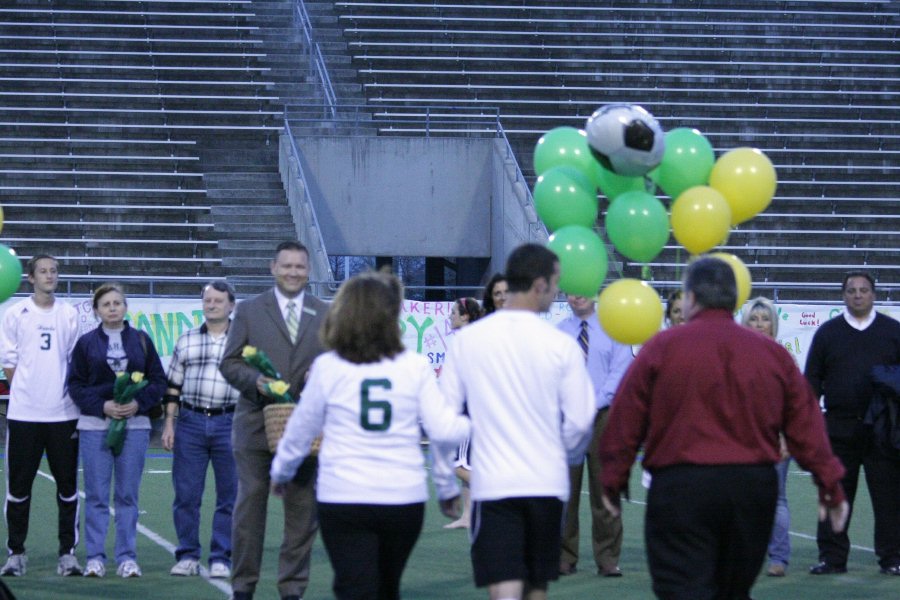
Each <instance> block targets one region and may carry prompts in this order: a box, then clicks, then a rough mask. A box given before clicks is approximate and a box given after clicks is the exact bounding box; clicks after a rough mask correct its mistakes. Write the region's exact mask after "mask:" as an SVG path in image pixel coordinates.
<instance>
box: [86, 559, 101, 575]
mask: <svg viewBox="0 0 900 600" xmlns="http://www.w3.org/2000/svg"><path fill="white" fill-rule="evenodd" d="M84 576H85V577H106V566H105V565H104V564H103V561H102V560H100V559H98V558H92V559H90V560H89V561H87V565H85V567H84Z"/></svg>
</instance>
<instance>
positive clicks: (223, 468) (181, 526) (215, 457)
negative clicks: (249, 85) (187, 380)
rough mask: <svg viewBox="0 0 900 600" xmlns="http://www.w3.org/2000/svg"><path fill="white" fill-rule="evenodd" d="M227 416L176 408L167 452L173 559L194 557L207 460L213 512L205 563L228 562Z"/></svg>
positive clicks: (231, 469) (230, 457) (230, 469)
mask: <svg viewBox="0 0 900 600" xmlns="http://www.w3.org/2000/svg"><path fill="white" fill-rule="evenodd" d="M233 416H234V415H233V414H224V415H216V416H213V417H207V416H206V415H203V414H200V413H197V412H194V411H192V410H188V409H186V408H182V409H181V410H180V411H179V414H178V422H177V425H176V428H175V447H174V449H173V454H172V483H173V484H174V486H175V502H174V503H173V504H172V516H173V518H174V519H175V532H176V534H177V535H178V548H177V549H176V550H175V559H176V560H181V559H183V558H193V559H194V560H200V503H201V501H202V499H203V489H204V487H205V486H206V469H207V467H208V466H209V463H210V461H212V466H213V473H214V474H215V478H216V511H215V513H214V514H213V522H212V539H211V540H210V544H209V562H210V564H212V563H216V562H220V563H224V564H226V565H228V566H229V567H230V566H231V513H232V511H233V510H234V498H235V495H236V494H237V472H236V471H235V466H234V454H232V451H231V422H232V417H233Z"/></svg>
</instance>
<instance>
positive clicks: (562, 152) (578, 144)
mask: <svg viewBox="0 0 900 600" xmlns="http://www.w3.org/2000/svg"><path fill="white" fill-rule="evenodd" d="M559 166H568V167H573V168H575V169H578V170H579V171H581V173H582V174H583V175H584V176H585V177H587V178H588V180H589V181H590V182H591V184H593V185H594V186H595V187H596V186H597V185H599V181H598V180H599V177H600V169H601V168H602V167H600V163H599V162H597V159H595V158H594V156H593V155H592V154H591V149H590V147H589V146H588V143H587V135H585V133H584V131H582V130H580V129H575V128H574V127H556V128H554V129H551V130H550V131H548V132H547V133H545V134H544V135H543V136H541V139H539V140H538V142H537V144H536V145H535V147H534V172H535V173H537V174H538V175H543V174H544V173H546V172H547V171H548V170H549V169H552V168H553V167H559Z"/></svg>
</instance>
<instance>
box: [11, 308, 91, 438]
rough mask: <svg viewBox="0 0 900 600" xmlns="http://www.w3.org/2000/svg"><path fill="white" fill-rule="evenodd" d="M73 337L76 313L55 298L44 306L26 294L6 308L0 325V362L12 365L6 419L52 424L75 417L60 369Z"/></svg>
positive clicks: (76, 333) (66, 364)
mask: <svg viewBox="0 0 900 600" xmlns="http://www.w3.org/2000/svg"><path fill="white" fill-rule="evenodd" d="M77 339H78V313H77V312H76V311H75V308H74V307H73V306H72V305H71V304H69V303H68V302H65V301H62V300H59V299H57V300H56V301H55V302H54V303H53V306H52V307H51V308H49V309H44V308H40V307H39V306H37V305H36V304H35V303H34V301H33V300H32V299H31V297H28V298H26V299H24V300H22V301H20V302H18V303H16V304H15V305H13V306H11V307H10V308H9V309H7V311H6V312H5V313H4V314H3V321H2V324H0V361H2V364H3V368H4V369H15V374H14V375H13V380H12V385H11V386H10V393H9V410H8V412H7V418H8V419H12V420H15V421H31V422H43V423H50V422H58V421H70V420H73V419H77V418H78V415H79V411H78V407H76V406H75V403H74V402H72V399H71V398H70V397H69V394H68V392H67V391H66V387H65V386H66V369H67V367H68V364H69V358H70V356H71V353H72V348H74V347H75V342H76V341H77Z"/></svg>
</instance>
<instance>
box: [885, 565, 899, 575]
mask: <svg viewBox="0 0 900 600" xmlns="http://www.w3.org/2000/svg"><path fill="white" fill-rule="evenodd" d="M881 572H882V573H883V574H885V575H900V565H894V566H893V567H881Z"/></svg>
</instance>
